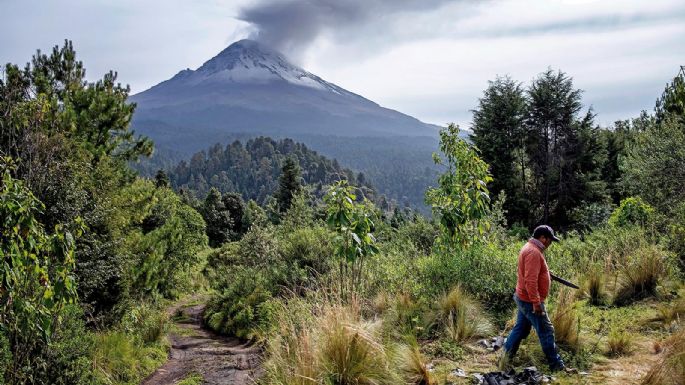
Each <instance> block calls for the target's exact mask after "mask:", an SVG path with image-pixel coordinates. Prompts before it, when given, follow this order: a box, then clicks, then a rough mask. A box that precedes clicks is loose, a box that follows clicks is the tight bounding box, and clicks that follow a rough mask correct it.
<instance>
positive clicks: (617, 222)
mask: <svg viewBox="0 0 685 385" xmlns="http://www.w3.org/2000/svg"><path fill="white" fill-rule="evenodd" d="M84 75H85V73H84V69H83V65H82V63H80V62H79V61H77V60H76V57H75V52H74V50H73V48H72V46H71V43H70V42H66V43H65V45H64V46H63V47H61V48H60V47H56V48H55V49H54V50H53V51H52V52H51V53H49V54H43V53H40V52H39V53H37V54H36V55H35V56H34V58H33V60H32V61H31V63H29V64H28V65H27V66H26V67H25V68H24V69H20V68H19V67H17V66H15V65H12V64H8V65H7V66H5V70H4V74H3V76H2V78H0V152H1V153H2V160H1V161H0V165H1V166H0V173H1V174H2V185H1V186H0V213H1V218H2V223H0V240H1V243H0V249H1V251H2V262H3V263H2V264H1V265H0V308H1V309H0V310H1V311H0V378H1V379H2V380H3V382H4V383H7V384H11V385H15V384H140V383H141V382H142V381H143V380H144V379H145V378H147V377H148V376H149V375H150V374H151V373H153V372H154V371H155V370H156V369H157V368H158V367H160V365H162V364H163V363H164V362H165V361H166V360H167V358H168V356H167V355H168V352H169V343H170V342H169V340H168V339H167V338H166V336H167V334H168V333H181V332H182V331H179V330H178V328H175V327H172V326H171V324H170V317H173V318H174V320H176V321H178V320H177V318H178V317H183V315H184V314H183V313H182V312H181V313H180V314H169V311H167V308H171V309H174V308H176V309H178V304H177V305H176V306H175V307H174V306H172V304H173V303H174V301H178V300H179V299H181V298H182V297H185V296H187V295H193V297H192V299H193V300H194V299H196V298H205V297H206V298H208V302H207V303H206V307H205V304H204V303H193V308H194V309H195V310H197V311H198V312H199V310H198V309H200V308H202V307H204V309H205V310H204V313H203V314H202V318H203V319H204V324H205V326H206V327H207V328H209V329H211V330H213V331H215V332H216V333H220V334H225V335H231V336H236V337H239V338H241V339H243V341H247V342H249V343H252V344H257V345H258V347H259V348H260V349H261V351H262V352H263V357H262V361H261V362H262V367H261V369H260V370H259V371H255V372H256V373H257V372H258V373H261V376H259V378H255V381H257V382H258V383H261V384H288V385H291V384H321V385H323V384H337V385H348V384H349V385H352V384H355V385H359V384H388V385H390V384H422V385H428V384H448V383H468V382H469V381H470V380H469V379H467V378H464V377H462V376H461V371H460V370H458V369H463V370H464V371H465V372H466V373H467V374H472V373H474V372H480V373H482V372H486V371H491V370H495V369H496V363H497V353H495V352H491V351H489V350H487V349H486V348H485V347H483V345H482V344H481V343H479V342H478V341H479V340H481V339H490V338H491V337H496V336H499V335H503V336H506V334H507V333H508V332H509V330H510V329H511V327H512V325H513V320H512V311H513V309H514V306H513V301H512V298H511V296H512V292H513V288H514V286H515V283H516V264H517V254H518V252H519V250H520V248H521V246H522V245H523V244H524V242H525V241H526V239H527V238H528V236H529V231H530V226H532V225H534V224H537V223H541V222H549V223H551V224H553V225H554V226H556V227H557V228H559V229H562V230H564V231H563V234H562V236H561V237H562V241H561V242H560V243H558V244H555V245H553V246H552V247H551V248H550V250H548V251H547V253H546V255H547V260H548V263H549V265H550V268H551V270H552V271H554V272H555V273H557V274H558V275H560V276H563V277H565V278H567V279H570V280H572V281H574V282H577V283H578V284H579V285H580V286H581V289H580V290H577V291H571V290H569V289H567V288H562V287H560V286H559V285H557V284H556V283H555V284H553V285H552V291H551V293H550V296H549V299H548V301H547V308H548V309H549V312H550V318H551V319H552V322H553V323H554V326H555V329H556V336H557V342H558V344H559V345H560V347H561V350H562V356H563V358H564V359H565V361H566V363H567V364H568V365H570V366H574V367H576V368H578V369H580V370H583V371H587V372H588V374H587V375H574V374H564V373H562V374H558V375H556V381H557V382H558V383H583V382H588V383H616V384H618V383H621V384H623V383H643V384H663V385H671V384H681V383H683V380H684V379H685V366H683V361H682V357H683V355H684V354H685V350H684V347H685V342H684V341H685V334H683V329H682V317H683V315H685V286H684V285H683V269H684V262H685V242H684V241H683V240H684V239H685V204H684V203H683V202H685V182H684V181H685V175H683V172H685V111H684V108H683V106H684V105H685V87H684V86H683V84H685V73H681V74H680V75H678V76H677V77H676V78H675V79H674V80H673V81H672V82H671V83H670V84H669V85H668V87H667V88H666V90H665V92H664V94H663V95H662V96H661V97H660V98H659V99H658V101H657V104H656V108H655V111H654V113H653V114H650V113H647V112H645V113H644V114H643V115H642V116H641V117H640V118H638V119H634V120H630V121H625V122H619V123H616V125H615V127H612V128H611V129H601V128H598V127H596V125H595V124H594V123H593V122H592V117H591V114H588V113H581V111H582V104H581V99H580V93H579V92H577V90H575V89H574V87H573V83H572V80H571V79H570V77H568V76H567V75H566V74H564V73H563V72H560V71H559V72H554V71H551V70H550V71H546V72H543V73H542V74H541V75H540V76H539V77H538V78H537V79H535V80H534V81H533V82H532V84H531V85H530V87H529V88H528V89H527V90H526V91H525V92H524V91H523V90H521V87H520V86H519V85H518V83H516V82H514V81H512V80H510V79H506V78H500V79H497V80H496V81H495V82H493V83H492V84H490V86H489V88H488V89H487V90H486V92H485V94H484V96H483V98H482V99H481V102H480V105H479V108H478V109H477V110H476V111H475V112H474V123H473V124H474V128H477V129H474V134H473V135H474V136H473V142H472V143H469V142H467V141H465V140H463V139H462V138H461V137H460V131H459V128H458V127H457V126H455V125H449V126H448V127H447V128H445V129H444V130H442V131H441V132H440V140H439V143H437V148H435V149H434V150H435V154H434V156H433V159H432V161H433V162H434V164H435V168H436V169H437V170H439V172H438V174H437V177H438V178H437V180H436V181H435V183H434V184H433V187H431V188H429V189H427V190H426V191H425V192H424V199H425V202H426V204H427V205H428V206H430V209H431V214H432V215H431V216H430V217H426V216H423V215H419V214H417V213H416V212H414V211H411V210H401V209H393V208H392V207H391V205H383V204H381V203H379V201H378V200H377V199H372V198H374V196H373V194H370V193H369V185H368V184H366V183H364V182H363V181H362V180H360V179H361V178H360V177H359V176H357V175H353V174H350V173H349V172H348V171H346V170H345V169H343V168H341V167H339V166H335V163H334V162H333V161H329V160H326V159H325V158H322V157H319V156H317V155H316V154H315V153H313V152H310V151H308V150H306V148H305V147H304V146H302V145H299V144H297V143H295V142H293V141H291V140H281V141H274V140H272V139H268V138H260V139H256V140H253V141H248V142H246V144H244V145H243V144H242V143H240V142H235V143H233V144H231V145H229V146H227V147H225V148H224V147H220V146H215V147H213V148H212V149H211V150H210V151H209V153H205V154H203V153H200V154H199V155H198V156H197V159H196V160H195V164H194V165H193V164H192V163H193V162H192V161H191V164H186V165H185V168H183V167H181V166H180V165H179V167H178V170H177V171H175V172H172V173H166V172H164V171H162V170H160V171H159V172H156V173H155V176H154V178H143V177H140V176H137V175H136V174H135V172H133V171H132V170H131V169H130V168H129V164H130V162H135V161H137V160H138V159H140V158H141V157H144V156H149V155H150V154H151V152H152V149H153V146H152V143H151V142H150V141H149V140H147V139H146V138H144V137H139V136H136V135H135V133H134V132H132V131H131V130H130V128H129V123H130V120H131V116H132V114H133V112H134V109H135V106H134V105H131V104H129V103H128V102H127V96H128V88H125V87H122V86H121V85H119V84H118V83H116V75H115V74H114V73H109V74H106V75H105V76H104V77H103V78H102V79H101V80H98V81H96V82H94V83H88V82H86V81H85V80H84V79H85V76H84ZM502 95H505V96H506V97H500V96H502ZM502 103H503V104H504V105H509V104H511V105H510V106H509V107H511V108H499V107H498V106H501V105H502ZM521 110H523V111H525V113H524V114H521ZM521 130H522V131H523V133H520V132H519V131H521ZM503 132H504V133H509V134H510V135H509V134H506V135H501V134H502V133H503ZM517 133H518V134H517ZM519 134H520V135H519ZM517 135H519V136H517ZM505 138H508V139H506V140H509V139H511V142H508V143H500V142H501V141H505ZM489 146H495V147H494V148H499V149H500V150H499V151H494V152H493V151H491V149H490V147H489ZM507 149H508V150H507ZM543 159H544V161H543ZM600 166H601V167H600ZM236 167H237V168H236ZM597 167H599V168H597ZM187 170H193V172H189V171H187ZM195 170H197V173H195ZM222 173H223V174H222ZM317 173H320V174H319V175H318V176H317ZM191 175H194V176H193V177H192V178H191ZM222 175H223V176H222ZM200 176H202V178H203V179H205V184H204V185H203V187H202V188H199V187H197V186H196V187H193V188H192V189H191V188H190V187H191V186H190V184H189V183H190V182H189V181H190V180H191V179H194V180H195V182H193V183H197V180H198V179H199V178H200ZM215 180H216V181H215ZM215 182H216V184H215ZM258 187H260V188H262V187H263V191H260V190H259V188H258ZM191 190H192V192H191ZM251 194H254V195H251ZM198 292H201V293H203V294H204V295H203V296H197V295H195V294H197V293H198ZM189 301H190V300H189V299H188V298H185V299H183V300H181V302H183V303H185V304H186V305H187V304H188V302H189ZM172 340H173V339H172ZM217 340H219V339H217ZM254 350H257V349H254ZM513 365H514V367H516V368H522V367H527V366H530V365H535V366H537V367H539V368H540V369H541V370H543V371H547V368H546V366H545V363H544V359H543V355H542V352H541V350H540V347H539V344H538V343H537V340H536V339H535V338H534V337H532V336H531V337H529V338H528V339H527V341H526V342H525V343H524V345H523V346H522V348H521V350H520V352H519V354H518V356H517V358H516V360H514V362H513ZM205 375H206V376H205ZM210 377H211V378H215V377H212V376H209V374H208V373H201V372H193V373H187V376H186V377H184V379H183V380H182V381H183V383H202V382H203V381H207V379H208V378H210Z"/></svg>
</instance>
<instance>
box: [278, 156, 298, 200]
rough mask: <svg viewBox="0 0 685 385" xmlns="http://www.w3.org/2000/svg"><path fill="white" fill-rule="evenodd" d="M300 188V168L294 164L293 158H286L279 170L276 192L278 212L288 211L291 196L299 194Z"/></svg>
mask: <svg viewBox="0 0 685 385" xmlns="http://www.w3.org/2000/svg"><path fill="white" fill-rule="evenodd" d="M301 188H302V185H301V183H300V166H299V165H298V164H297V163H295V160H293V158H291V157H288V158H286V160H285V163H284V164H283V168H282V169H281V176H280V178H279V179H278V191H276V200H277V201H278V210H279V212H281V213H284V212H286V211H288V209H289V208H290V205H291V203H292V200H293V196H294V195H295V194H296V193H297V192H299V191H300V189H301Z"/></svg>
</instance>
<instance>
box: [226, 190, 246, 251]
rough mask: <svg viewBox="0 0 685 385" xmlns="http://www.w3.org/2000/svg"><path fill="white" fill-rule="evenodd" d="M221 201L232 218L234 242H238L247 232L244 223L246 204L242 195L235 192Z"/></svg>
mask: <svg viewBox="0 0 685 385" xmlns="http://www.w3.org/2000/svg"><path fill="white" fill-rule="evenodd" d="M221 201H222V202H223V204H224V207H225V208H226V210H227V211H228V215H229V216H230V217H231V224H232V226H231V233H232V234H231V236H232V240H237V239H238V238H239V237H240V236H241V235H242V234H244V233H245V231H246V228H245V223H244V221H245V219H244V216H245V202H244V201H243V198H242V197H241V196H240V194H238V193H234V192H231V193H227V194H224V195H223V196H222V197H221Z"/></svg>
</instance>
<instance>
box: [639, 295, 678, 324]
mask: <svg viewBox="0 0 685 385" xmlns="http://www.w3.org/2000/svg"><path fill="white" fill-rule="evenodd" d="M683 317H685V298H681V299H680V300H678V301H677V302H675V303H670V304H669V303H667V304H661V305H659V307H658V308H657V314H656V316H655V317H653V318H650V319H649V320H647V322H649V323H660V324H662V325H663V326H665V327H667V328H674V329H675V328H676V327H677V326H678V325H680V321H681V320H682V319H683Z"/></svg>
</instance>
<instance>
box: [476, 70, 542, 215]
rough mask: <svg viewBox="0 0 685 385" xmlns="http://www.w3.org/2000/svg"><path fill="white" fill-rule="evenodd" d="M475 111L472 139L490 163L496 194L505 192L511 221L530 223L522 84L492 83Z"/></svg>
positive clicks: (506, 80)
mask: <svg viewBox="0 0 685 385" xmlns="http://www.w3.org/2000/svg"><path fill="white" fill-rule="evenodd" d="M472 112H473V124H472V130H473V134H472V135H471V141H472V142H473V144H475V145H476V147H478V149H479V151H480V156H481V158H482V159H483V160H484V161H485V162H486V163H488V164H489V165H490V172H491V174H492V177H493V181H492V182H491V183H490V185H489V186H488V188H489V190H490V191H491V192H492V194H493V195H498V194H499V193H500V192H501V191H505V193H506V194H507V197H508V199H507V200H506V204H505V210H506V211H507V213H508V217H507V220H508V222H509V223H517V222H522V223H527V222H528V213H529V209H528V207H529V206H530V199H529V196H528V194H527V191H526V179H527V178H526V174H527V172H526V170H528V165H527V164H526V162H527V157H526V154H525V134H526V131H525V117H526V99H525V97H524V95H523V89H522V87H521V84H520V83H518V82H516V81H514V80H512V79H511V78H510V77H508V76H505V77H497V78H496V79H495V80H494V81H491V82H489V84H488V88H487V89H486V90H485V91H484V93H483V97H482V98H480V99H479V101H478V107H477V108H476V109H475V110H473V111H472Z"/></svg>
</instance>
